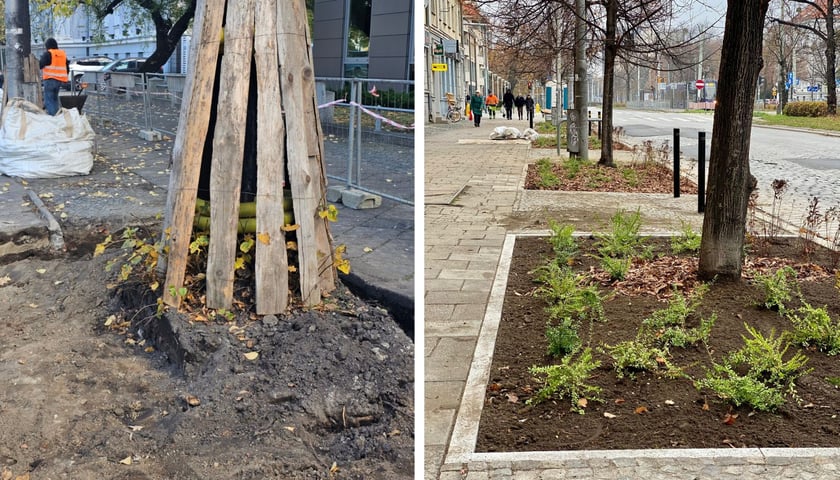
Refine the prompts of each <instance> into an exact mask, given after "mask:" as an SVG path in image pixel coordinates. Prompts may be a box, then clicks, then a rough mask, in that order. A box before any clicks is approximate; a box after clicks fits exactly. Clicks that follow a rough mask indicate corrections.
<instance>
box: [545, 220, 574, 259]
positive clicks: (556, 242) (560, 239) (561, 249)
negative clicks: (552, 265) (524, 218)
mask: <svg viewBox="0 0 840 480" xmlns="http://www.w3.org/2000/svg"><path fill="white" fill-rule="evenodd" d="M548 228H549V229H551V236H550V237H549V238H548V242H549V243H550V244H551V247H552V248H553V249H554V255H555V260H556V261H557V263H559V264H561V265H568V264H570V262H571V261H572V259H573V258H574V256H575V254H577V249H578V247H577V242H576V241H575V237H574V236H573V234H574V233H575V227H574V226H572V225H563V224H559V223H557V222H555V221H554V220H549V221H548Z"/></svg>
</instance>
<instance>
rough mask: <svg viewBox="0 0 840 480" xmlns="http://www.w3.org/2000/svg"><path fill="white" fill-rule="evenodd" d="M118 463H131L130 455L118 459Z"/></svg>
mask: <svg viewBox="0 0 840 480" xmlns="http://www.w3.org/2000/svg"><path fill="white" fill-rule="evenodd" d="M120 463H122V464H123V465H131V455H129V456H127V457H125V458H123V459H122V460H120Z"/></svg>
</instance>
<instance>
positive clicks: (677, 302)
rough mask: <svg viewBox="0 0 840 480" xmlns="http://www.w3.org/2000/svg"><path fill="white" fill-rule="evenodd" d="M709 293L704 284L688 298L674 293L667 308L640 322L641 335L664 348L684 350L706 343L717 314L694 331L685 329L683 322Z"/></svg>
mask: <svg viewBox="0 0 840 480" xmlns="http://www.w3.org/2000/svg"><path fill="white" fill-rule="evenodd" d="M708 290H709V286H708V285H705V284H703V285H701V286H699V287H698V288H696V289H695V290H694V293H693V294H692V295H691V296H689V297H685V296H684V295H682V294H681V293H680V292H679V291H676V290H675V291H674V296H673V297H672V298H671V301H670V302H668V306H667V307H666V308H663V309H661V310H657V311H655V312H653V313H652V314H651V315H650V316H649V317H648V318H646V319H644V320H642V327H641V328H640V335H642V336H643V337H644V338H649V339H651V343H654V344H657V345H659V346H661V347H663V348H668V347H671V346H673V347H685V346H688V345H693V344H695V343H697V342H701V341H702V342H705V341H707V340H708V339H709V335H710V334H711V332H712V327H713V326H714V324H715V321H716V320H717V315H715V314H712V315H711V316H710V317H709V318H705V319H701V320H700V325H699V326H698V327H695V328H688V327H687V326H686V322H687V321H688V319H689V317H690V316H691V315H693V314H694V313H695V312H696V310H697V307H699V306H700V301H701V300H702V298H703V295H705V294H706V292H708Z"/></svg>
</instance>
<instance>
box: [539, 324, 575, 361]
mask: <svg viewBox="0 0 840 480" xmlns="http://www.w3.org/2000/svg"><path fill="white" fill-rule="evenodd" d="M577 328H578V326H577V322H575V321H574V320H572V319H571V318H568V317H567V318H564V319H562V320H560V323H558V324H557V325H551V323H550V322H549V324H548V326H547V327H546V329H545V338H546V340H548V354H549V355H551V356H552V357H563V356H566V355H568V354H570V353H574V352H576V351H577V350H578V349H579V348H580V345H581V341H580V335H578V331H577Z"/></svg>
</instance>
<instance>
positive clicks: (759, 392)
mask: <svg viewBox="0 0 840 480" xmlns="http://www.w3.org/2000/svg"><path fill="white" fill-rule="evenodd" d="M713 367H714V368H713V370H712V371H710V372H707V374H706V378H703V379H701V380H698V381H696V382H695V383H694V385H695V387H696V388H697V389H701V388H708V389H709V390H711V391H713V392H715V394H717V396H718V397H720V398H722V399H725V400H728V401H730V402H732V404H733V405H735V406H736V407H739V406H741V405H749V406H750V407H752V408H754V409H755V410H759V411H762V412H769V411H773V410H776V409H777V408H779V407H781V406H782V405H784V403H785V398H784V395H783V394H782V391H781V390H779V389H778V388H776V387H774V386H772V385H767V384H765V383H764V382H762V381H760V380H758V379H755V378H753V377H750V376H747V375H740V374H738V373H737V372H735V370H733V369H732V367H731V366H729V365H718V364H714V366H713Z"/></svg>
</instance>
